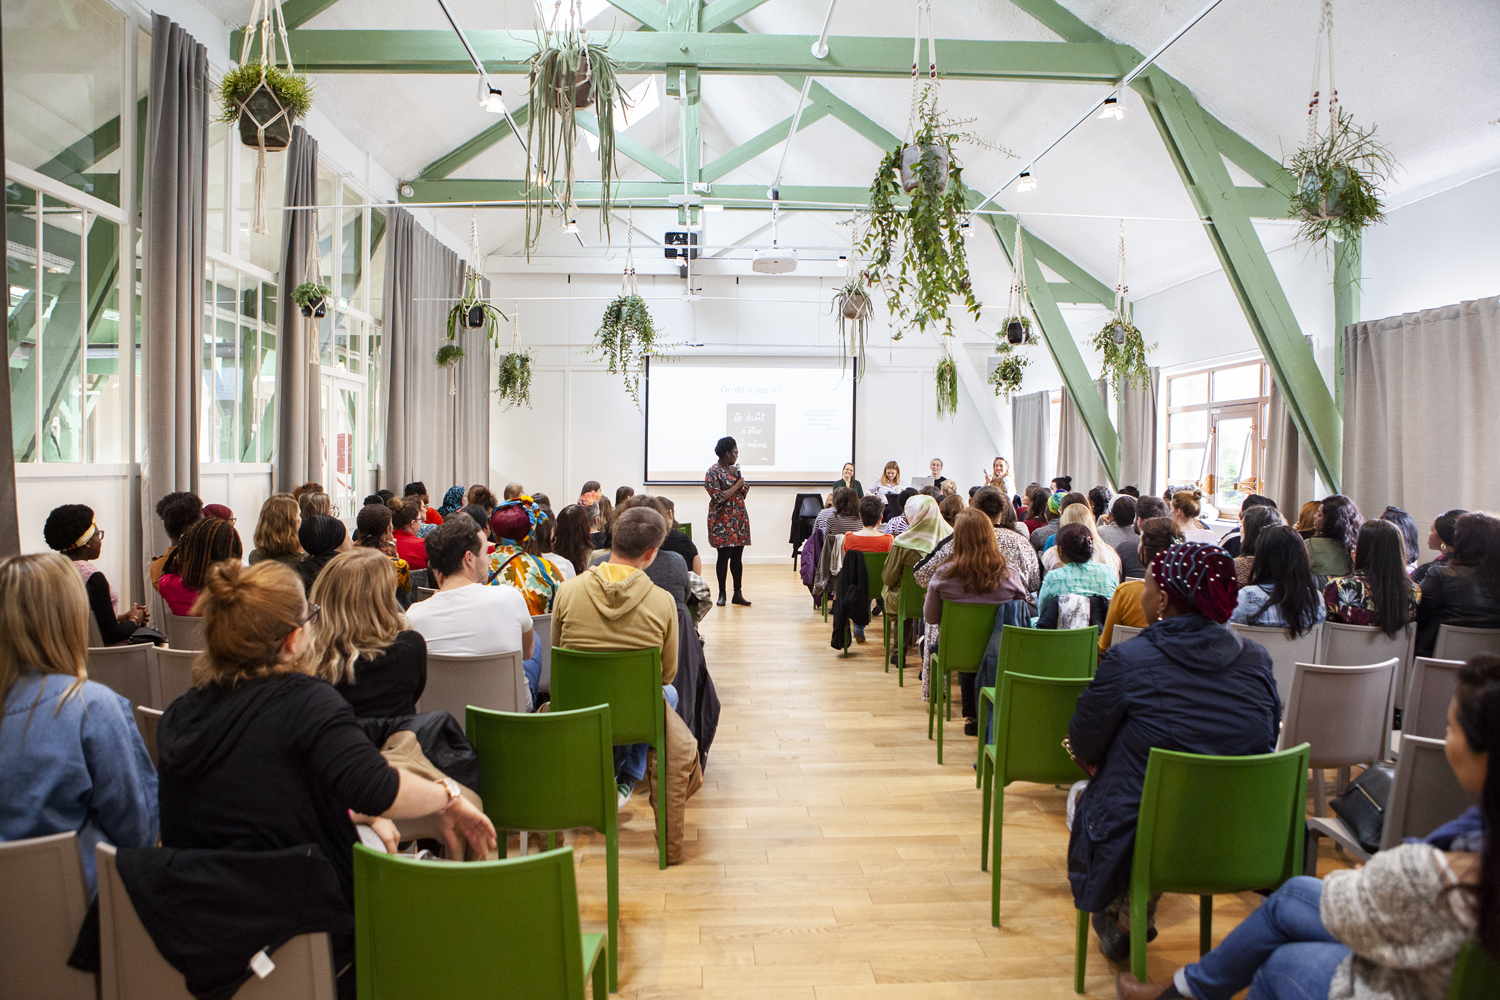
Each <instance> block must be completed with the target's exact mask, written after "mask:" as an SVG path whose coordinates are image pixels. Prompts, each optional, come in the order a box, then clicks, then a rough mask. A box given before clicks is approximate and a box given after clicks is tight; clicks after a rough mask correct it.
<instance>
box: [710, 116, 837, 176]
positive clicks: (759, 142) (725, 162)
mask: <svg viewBox="0 0 1500 1000" xmlns="http://www.w3.org/2000/svg"><path fill="white" fill-rule="evenodd" d="M828 114H829V112H828V109H827V108H825V107H822V106H821V105H811V106H809V107H808V108H806V109H805V110H804V111H803V112H802V121H801V122H800V123H799V124H798V127H797V131H799V132H800V131H802V129H805V128H807V126H809V125H811V124H812V123H813V122H815V121H819V120H820V119H823V118H826V117H827V116H828ZM791 130H792V118H791V117H788V118H786V119H784V120H783V121H780V122H777V123H776V124H775V125H772V126H771V127H770V128H768V129H766V130H765V131H764V132H762V133H761V134H760V135H758V136H756V137H755V138H753V139H750V140H747V141H746V142H742V143H740V144H739V145H738V146H736V147H735V148H734V149H732V150H730V151H729V152H727V153H725V154H724V155H723V156H721V157H719V158H718V159H716V160H714V161H713V162H712V163H709V164H708V165H707V166H705V167H704V168H703V170H702V171H701V173H702V179H703V180H705V181H707V182H709V183H712V182H714V181H716V180H718V179H719V178H720V177H723V176H724V175H725V174H727V173H729V172H730V171H731V170H736V169H738V168H740V167H743V166H744V165H745V164H747V163H749V162H750V161H751V160H753V159H755V158H756V157H757V156H759V155H760V154H762V153H765V152H768V151H769V150H772V149H775V148H776V147H777V146H779V145H780V144H781V143H783V142H785V141H786V139H787V133H789V132H791Z"/></svg>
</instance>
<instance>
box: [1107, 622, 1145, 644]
mask: <svg viewBox="0 0 1500 1000" xmlns="http://www.w3.org/2000/svg"><path fill="white" fill-rule="evenodd" d="M1144 631H1146V630H1145V629H1143V628H1135V627H1133V626H1130V625H1116V626H1115V627H1114V628H1113V629H1111V630H1110V633H1109V644H1110V645H1111V646H1118V645H1119V644H1120V643H1122V642H1124V641H1125V640H1127V639H1134V638H1135V637H1136V636H1138V635H1140V634H1141V633H1142V632H1144Z"/></svg>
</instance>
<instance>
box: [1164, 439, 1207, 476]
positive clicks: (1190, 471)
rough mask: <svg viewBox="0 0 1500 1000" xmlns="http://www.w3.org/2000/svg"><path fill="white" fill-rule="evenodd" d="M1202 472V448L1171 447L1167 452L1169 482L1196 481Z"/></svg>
mask: <svg viewBox="0 0 1500 1000" xmlns="http://www.w3.org/2000/svg"><path fill="white" fill-rule="evenodd" d="M1202 472H1203V449H1202V448H1173V449H1171V450H1169V451H1168V452H1167V479H1168V481H1169V482H1170V483H1171V484H1173V485H1179V484H1184V483H1194V482H1197V481H1198V476H1199V475H1201V474H1202Z"/></svg>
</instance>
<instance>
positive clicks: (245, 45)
mask: <svg viewBox="0 0 1500 1000" xmlns="http://www.w3.org/2000/svg"><path fill="white" fill-rule="evenodd" d="M262 11H264V13H262ZM257 20H258V21H259V22H260V28H259V30H257V31H247V32H245V34H244V39H243V41H241V43H240V65H241V66H244V65H246V64H247V63H248V62H249V61H250V46H251V43H252V42H254V41H255V39H256V38H259V39H260V85H259V86H257V87H255V88H254V89H252V90H251V91H250V93H248V94H246V95H245V99H244V100H242V101H239V102H237V103H238V104H239V108H240V117H241V118H245V117H249V119H250V121H251V122H253V123H254V125H255V135H256V143H255V148H256V157H255V213H254V218H253V220H252V222H251V224H250V231H251V232H253V233H255V234H257V235H260V236H264V235H265V234H267V233H269V232H270V231H271V229H270V226H269V225H268V224H267V221H266V129H267V128H269V127H270V126H272V125H274V124H275V123H276V122H277V121H279V120H280V119H283V118H285V119H286V123H287V126H288V131H289V132H290V128H291V125H292V119H291V116H290V115H289V114H287V110H286V107H285V106H284V105H283V104H282V103H281V100H280V99H279V98H278V97H277V96H276V92H275V91H274V90H272V89H271V88H270V87H268V86H266V70H267V69H269V68H270V67H272V66H275V65H276V40H277V38H278V37H279V38H280V39H281V49H282V52H283V53H284V54H285V56H286V71H287V73H288V74H292V73H295V72H296V70H295V69H294V68H293V67H292V46H291V44H290V43H289V42H288V41H287V37H286V18H285V17H283V16H282V13H281V0H255V7H254V9H253V10H252V11H251V13H250V21H249V23H250V24H255V23H256V21H257ZM261 91H264V92H265V93H266V94H267V95H269V96H270V98H271V101H272V102H273V103H274V104H275V106H276V113H275V114H273V115H271V116H270V117H269V118H267V119H266V120H265V121H262V120H261V119H260V118H259V117H257V116H256V114H255V112H254V111H253V110H251V108H250V98H252V97H254V96H255V95H256V94H258V93H260V92H261Z"/></svg>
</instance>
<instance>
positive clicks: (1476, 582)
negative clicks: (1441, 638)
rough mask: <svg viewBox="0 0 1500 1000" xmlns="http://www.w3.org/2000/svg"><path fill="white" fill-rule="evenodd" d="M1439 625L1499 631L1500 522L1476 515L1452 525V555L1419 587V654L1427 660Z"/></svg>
mask: <svg viewBox="0 0 1500 1000" xmlns="http://www.w3.org/2000/svg"><path fill="white" fill-rule="evenodd" d="M1443 625H1456V626H1460V627H1462V628H1486V629H1500V518H1496V517H1495V515H1493V514H1483V513H1480V512H1478V511H1475V512H1474V513H1472V514H1465V515H1463V516H1462V517H1460V518H1459V519H1458V523H1456V524H1455V525H1454V526H1453V555H1452V556H1450V557H1449V558H1448V561H1447V562H1446V563H1445V564H1444V565H1442V566H1440V567H1437V568H1436V569H1433V570H1432V571H1431V572H1430V573H1428V574H1427V576H1426V577H1425V578H1424V579H1423V582H1422V603H1421V604H1419V605H1417V655H1418V656H1431V655H1432V653H1433V650H1434V649H1435V648H1436V646H1437V639H1438V629H1439V628H1440V627H1442V626H1443Z"/></svg>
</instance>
